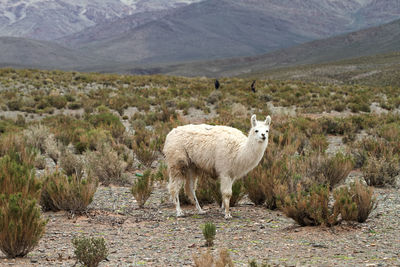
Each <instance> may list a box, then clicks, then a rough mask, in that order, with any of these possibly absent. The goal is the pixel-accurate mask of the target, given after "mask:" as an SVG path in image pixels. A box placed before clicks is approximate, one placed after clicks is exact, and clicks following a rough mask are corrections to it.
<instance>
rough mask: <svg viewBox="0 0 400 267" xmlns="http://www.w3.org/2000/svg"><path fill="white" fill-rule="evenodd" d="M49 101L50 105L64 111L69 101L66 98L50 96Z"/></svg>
mask: <svg viewBox="0 0 400 267" xmlns="http://www.w3.org/2000/svg"><path fill="white" fill-rule="evenodd" d="M48 101H49V103H50V105H52V106H53V107H55V108H58V109H62V108H64V107H65V106H66V105H67V99H66V97H65V96H49V99H48Z"/></svg>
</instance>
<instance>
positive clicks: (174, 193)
mask: <svg viewBox="0 0 400 267" xmlns="http://www.w3.org/2000/svg"><path fill="white" fill-rule="evenodd" d="M182 183H183V179H181V178H179V175H172V173H171V172H170V174H169V183H168V190H169V193H170V194H171V198H172V201H173V202H174V204H175V208H176V216H177V217H181V216H183V215H184V213H183V211H182V209H181V205H180V203H179V190H180V188H181V186H182Z"/></svg>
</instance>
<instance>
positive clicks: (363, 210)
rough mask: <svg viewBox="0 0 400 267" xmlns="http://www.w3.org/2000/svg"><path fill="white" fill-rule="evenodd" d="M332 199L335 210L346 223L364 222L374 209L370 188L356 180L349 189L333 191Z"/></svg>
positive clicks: (374, 204)
mask: <svg viewBox="0 0 400 267" xmlns="http://www.w3.org/2000/svg"><path fill="white" fill-rule="evenodd" d="M334 198H335V204H334V205H335V209H336V210H337V211H338V212H339V213H340V214H341V216H342V219H343V220H346V221H357V222H360V223H362V222H365V221H366V220H367V218H368V216H369V214H370V213H371V211H372V210H373V209H374V208H375V207H376V198H374V197H373V190H372V188H368V187H367V186H365V185H363V184H362V183H361V182H360V181H358V180H357V181H355V182H353V183H351V184H350V187H342V188H338V189H337V190H335V192H334Z"/></svg>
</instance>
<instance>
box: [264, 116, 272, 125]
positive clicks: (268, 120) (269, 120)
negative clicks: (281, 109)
mask: <svg viewBox="0 0 400 267" xmlns="http://www.w3.org/2000/svg"><path fill="white" fill-rule="evenodd" d="M265 124H267V125H270V124H271V116H269V115H268V116H267V118H266V119H265Z"/></svg>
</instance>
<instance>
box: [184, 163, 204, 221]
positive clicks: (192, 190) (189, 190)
mask: <svg viewBox="0 0 400 267" xmlns="http://www.w3.org/2000/svg"><path fill="white" fill-rule="evenodd" d="M196 184H197V178H195V177H194V173H193V172H192V171H190V172H189V180H188V181H187V182H186V186H187V187H189V188H187V189H186V191H187V194H190V198H191V199H193V200H194V202H195V205H196V208H197V210H198V212H199V214H204V213H206V212H205V211H204V210H203V209H202V208H201V206H200V204H199V201H198V200H197V197H196Z"/></svg>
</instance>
